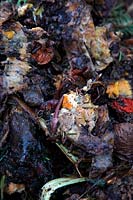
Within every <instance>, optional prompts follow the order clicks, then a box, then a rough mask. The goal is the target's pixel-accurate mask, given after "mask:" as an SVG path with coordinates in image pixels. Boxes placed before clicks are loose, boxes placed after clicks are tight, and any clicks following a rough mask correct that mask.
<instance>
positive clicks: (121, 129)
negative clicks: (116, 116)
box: [114, 123, 133, 161]
mask: <svg viewBox="0 0 133 200" xmlns="http://www.w3.org/2000/svg"><path fill="white" fill-rule="evenodd" d="M114 129H115V151H116V152H117V154H118V156H119V157H120V158H122V159H124V160H129V161H133V124H131V123H120V124H115V125H114Z"/></svg>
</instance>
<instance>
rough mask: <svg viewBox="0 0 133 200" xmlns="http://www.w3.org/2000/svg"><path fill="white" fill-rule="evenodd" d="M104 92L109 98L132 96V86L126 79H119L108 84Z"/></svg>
mask: <svg viewBox="0 0 133 200" xmlns="http://www.w3.org/2000/svg"><path fill="white" fill-rule="evenodd" d="M106 93H107V94H108V96H109V98H117V97H119V96H124V97H127V98H132V87H131V85H130V83H129V82H128V80H125V79H120V80H118V81H116V82H115V83H112V84H109V85H108V86H107V90H106Z"/></svg>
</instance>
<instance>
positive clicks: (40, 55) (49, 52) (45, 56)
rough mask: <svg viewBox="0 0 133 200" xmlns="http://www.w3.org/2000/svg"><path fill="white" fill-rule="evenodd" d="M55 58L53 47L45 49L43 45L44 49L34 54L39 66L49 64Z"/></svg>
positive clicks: (33, 56)
mask: <svg viewBox="0 0 133 200" xmlns="http://www.w3.org/2000/svg"><path fill="white" fill-rule="evenodd" d="M53 56H54V53H53V49H52V48H51V47H45V46H44V44H42V47H41V48H40V49H38V50H37V51H36V52H35V53H33V54H32V58H33V59H35V61H36V62H37V63H38V64H39V65H45V64H47V63H49V62H50V61H51V60H52V58H53Z"/></svg>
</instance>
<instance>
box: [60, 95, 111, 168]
mask: <svg viewBox="0 0 133 200" xmlns="http://www.w3.org/2000/svg"><path fill="white" fill-rule="evenodd" d="M69 104H70V105H71V106H69ZM101 116H102V117H101ZM99 118H100V119H99ZM58 122H59V125H58V127H57V134H59V135H61V136H62V137H65V138H67V139H69V140H70V141H72V142H73V143H74V144H75V145H76V146H78V147H80V148H81V149H84V151H85V152H87V153H89V154H91V155H93V156H94V157H95V159H94V160H95V161H94V162H95V163H93V165H92V166H95V168H97V169H99V170H101V171H105V170H106V169H107V168H108V167H109V166H111V165H112V150H113V141H114V136H113V133H112V131H110V130H109V128H108V123H109V116H108V111H107V107H106V106H101V107H100V106H99V107H98V106H95V105H93V104H92V102H91V100H90V96H89V95H88V94H86V95H81V94H80V95H78V94H76V93H74V92H72V93H70V94H65V95H64V98H63V102H62V108H61V110H60V112H59V115H58ZM97 123H98V125H97ZM98 126H99V127H101V129H100V130H99V128H97V127H98ZM95 127H96V129H95V136H94V135H93V130H94V128H95Z"/></svg>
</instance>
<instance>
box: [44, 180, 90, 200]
mask: <svg viewBox="0 0 133 200" xmlns="http://www.w3.org/2000/svg"><path fill="white" fill-rule="evenodd" d="M85 181H87V179H86V178H58V179H54V180H52V181H50V182H48V183H46V184H45V185H44V186H43V188H42V194H41V200H50V198H51V195H52V194H53V193H54V192H55V190H57V189H58V188H62V187H64V186H67V185H72V184H76V183H81V182H85Z"/></svg>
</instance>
